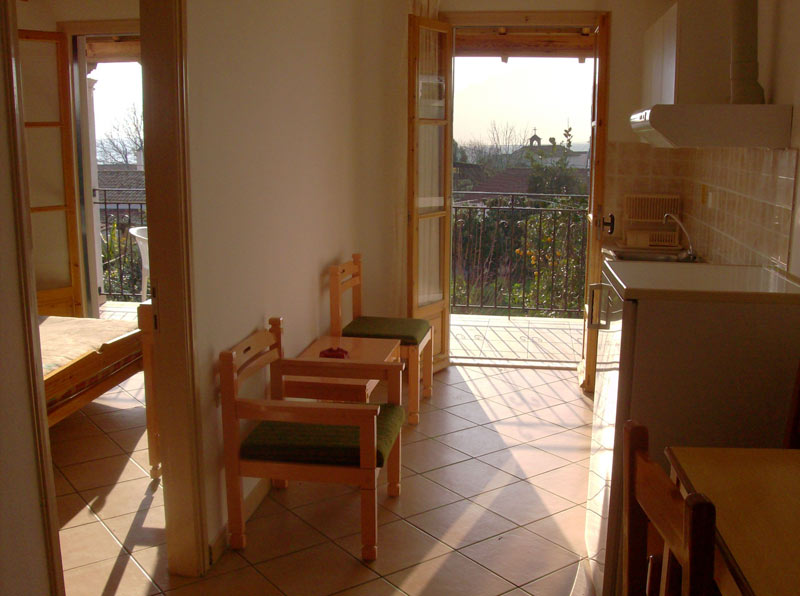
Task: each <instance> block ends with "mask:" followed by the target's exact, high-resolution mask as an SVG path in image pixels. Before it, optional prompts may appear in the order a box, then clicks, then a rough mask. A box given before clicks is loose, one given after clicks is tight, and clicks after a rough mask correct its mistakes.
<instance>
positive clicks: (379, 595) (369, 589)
mask: <svg viewBox="0 0 800 596" xmlns="http://www.w3.org/2000/svg"><path fill="white" fill-rule="evenodd" d="M336 596H404V592H401V591H400V590H398V589H397V588H395V587H394V586H393V585H392V584H390V583H389V582H387V581H386V580H385V579H375V580H372V581H371V582H367V583H365V584H361V585H360V586H356V587H355V588H350V589H349V590H345V591H344V592H336Z"/></svg>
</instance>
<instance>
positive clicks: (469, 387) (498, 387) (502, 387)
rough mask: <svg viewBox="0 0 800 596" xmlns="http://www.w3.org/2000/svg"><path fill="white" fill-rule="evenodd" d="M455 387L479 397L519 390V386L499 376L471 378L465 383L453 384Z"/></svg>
mask: <svg viewBox="0 0 800 596" xmlns="http://www.w3.org/2000/svg"><path fill="white" fill-rule="evenodd" d="M453 387H455V388H456V389H461V390H462V391H466V392H467V393H471V394H473V395H475V396H477V397H492V396H494V395H502V394H503V393H510V392H512V391H518V390H519V387H517V386H516V385H512V384H511V383H508V382H507V381H504V380H503V379H501V378H499V376H493V377H483V378H479V379H470V380H468V381H465V382H464V383H459V384H457V385H453Z"/></svg>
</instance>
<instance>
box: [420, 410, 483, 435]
mask: <svg viewBox="0 0 800 596" xmlns="http://www.w3.org/2000/svg"><path fill="white" fill-rule="evenodd" d="M470 426H475V423H474V422H470V421H469V420H465V419H464V418H461V417H459V416H455V415H453V414H451V413H450V412H447V411H445V410H436V411H434V412H428V413H427V414H425V416H422V417H421V418H420V421H419V424H418V425H417V426H416V430H417V432H420V433H422V434H423V435H427V436H429V437H437V436H439V435H443V434H446V433H452V432H455V431H457V430H461V429H463V428H469V427H470Z"/></svg>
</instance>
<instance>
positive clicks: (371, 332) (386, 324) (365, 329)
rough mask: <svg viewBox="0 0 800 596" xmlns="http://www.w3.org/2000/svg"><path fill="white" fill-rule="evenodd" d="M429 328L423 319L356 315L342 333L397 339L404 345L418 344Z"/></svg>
mask: <svg viewBox="0 0 800 596" xmlns="http://www.w3.org/2000/svg"><path fill="white" fill-rule="evenodd" d="M430 328H431V324H430V323H429V322H428V321H426V320H425V319H400V318H394V317H358V318H357V319H353V321H351V322H350V324H348V325H347V326H346V327H345V328H344V329H342V335H344V336H345V337H377V338H382V339H399V340H400V343H401V344H403V345H404V346H418V345H419V344H420V343H421V342H422V340H423V339H424V338H425V334H426V333H428V330H429V329H430Z"/></svg>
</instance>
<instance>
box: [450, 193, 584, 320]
mask: <svg viewBox="0 0 800 596" xmlns="http://www.w3.org/2000/svg"><path fill="white" fill-rule="evenodd" d="M587 204H588V197H587V195H545V194H532V193H487V192H454V193H453V206H452V258H451V265H452V269H451V276H450V296H451V310H452V312H454V313H458V314H478V313H480V314H492V315H508V316H511V315H512V313H513V314H515V315H517V316H538V317H580V316H582V312H583V300H584V284H585V271H586V229H587V208H586V206H587Z"/></svg>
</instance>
